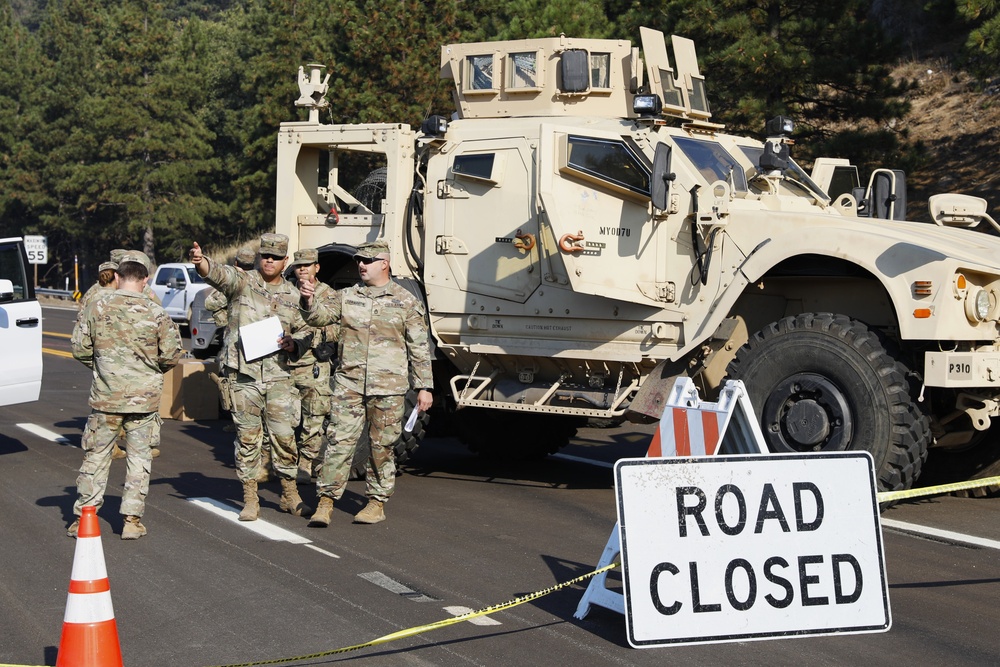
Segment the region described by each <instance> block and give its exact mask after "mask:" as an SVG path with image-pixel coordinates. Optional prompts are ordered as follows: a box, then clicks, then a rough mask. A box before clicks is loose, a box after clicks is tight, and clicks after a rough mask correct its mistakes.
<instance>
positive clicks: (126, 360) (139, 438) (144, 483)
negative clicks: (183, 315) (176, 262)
mask: <svg viewBox="0 0 1000 667" xmlns="http://www.w3.org/2000/svg"><path fill="white" fill-rule="evenodd" d="M116 273H117V274H118V289H117V290H115V291H114V292H112V293H111V294H109V295H107V296H105V297H103V298H100V299H95V300H93V302H92V303H91V304H90V305H89V306H88V307H87V309H86V310H85V311H84V312H83V313H82V314H81V317H80V320H79V322H77V324H76V326H75V327H74V328H73V337H72V345H73V356H74V357H75V358H76V359H78V360H79V361H81V362H82V363H83V364H84V365H86V366H87V367H88V368H92V369H93V370H94V381H93V384H92V385H91V388H90V407H91V408H92V410H93V412H91V414H90V418H89V419H88V420H87V429H86V431H85V432H84V434H83V443H82V446H83V451H84V459H83V465H82V466H80V475H79V477H77V480H76V488H77V500H76V503H75V504H74V505H73V513H74V514H76V515H77V517H79V516H80V514H82V510H83V507H84V506H86V505H94V506H96V507H100V506H101V505H102V504H103V503H104V491H105V488H106V487H107V483H108V471H109V470H110V467H111V448H112V446H113V445H114V442H115V440H117V438H118V436H119V434H120V433H122V432H124V433H125V451H126V457H127V461H126V464H127V468H126V474H125V492H124V494H123V496H122V504H121V513H122V514H124V515H125V526H124V528H123V529H122V539H123V540H135V539H138V538H140V537H142V536H143V535H145V534H146V528H145V526H143V525H142V523H140V521H139V520H140V519H141V518H142V515H143V513H144V511H145V506H146V494H147V493H148V491H149V471H150V468H151V465H152V455H151V451H150V450H151V447H152V445H153V444H154V443H158V442H159V437H160V415H159V413H158V412H157V410H158V409H159V404H160V394H161V393H162V391H163V373H164V372H165V371H167V370H169V369H171V368H172V367H174V366H175V365H176V364H177V361H178V360H179V359H180V357H181V354H182V353H183V352H184V348H183V347H182V346H181V337H180V332H178V330H177V326H176V325H175V324H174V323H173V322H172V321H171V319H170V316H169V315H167V312H166V311H165V310H163V308H162V307H161V306H159V305H158V304H155V303H153V302H152V301H150V300H149V299H147V298H145V297H143V296H142V288H143V286H144V285H145V284H146V281H147V280H148V279H149V271H148V270H147V269H146V266H145V265H144V264H143V262H142V259H141V258H140V257H139V253H135V252H128V253H125V255H124V256H123V257H122V258H121V263H120V264H119V266H118V269H117V271H116ZM79 526H80V520H79V519H77V520H76V521H74V522H73V524H72V525H70V527H69V528H68V529H67V531H66V534H67V535H69V536H70V537H76V534H77V530H78V529H79Z"/></svg>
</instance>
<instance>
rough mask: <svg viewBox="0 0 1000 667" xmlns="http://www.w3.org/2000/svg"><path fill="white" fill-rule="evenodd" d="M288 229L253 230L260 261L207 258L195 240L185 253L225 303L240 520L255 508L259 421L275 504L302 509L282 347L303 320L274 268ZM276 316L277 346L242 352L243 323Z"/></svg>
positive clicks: (294, 405)
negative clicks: (277, 492) (267, 445)
mask: <svg viewBox="0 0 1000 667" xmlns="http://www.w3.org/2000/svg"><path fill="white" fill-rule="evenodd" d="M287 255H288V237H287V236H285V235H283V234H264V235H263V236H261V237H260V264H259V266H258V267H257V270H255V271H243V270H241V269H237V268H236V267H234V266H226V265H224V264H219V263H217V262H213V261H212V260H210V259H209V258H208V257H205V256H204V255H203V254H202V252H201V247H200V246H199V245H198V244H197V243H195V244H194V246H193V247H192V248H191V253H190V258H191V261H192V262H193V263H194V265H195V267H196V268H197V270H198V275H200V276H202V277H203V278H205V281H206V282H207V283H208V284H209V285H211V286H212V287H215V288H216V289H218V290H219V291H220V292H222V293H223V294H225V296H226V298H227V299H228V300H229V301H230V303H237V304H239V306H238V308H235V309H234V310H231V311H230V313H229V314H230V318H231V320H230V322H229V327H230V329H231V332H232V334H233V335H232V339H233V344H232V345H227V346H226V347H225V355H224V356H225V359H224V361H223V373H224V374H225V375H226V377H227V378H228V379H229V381H230V383H231V384H230V387H231V389H232V401H233V421H234V422H235V423H236V433H237V436H238V438H239V446H238V447H237V449H236V476H237V477H238V478H239V480H240V481H241V482H242V483H243V502H244V506H243V511H241V512H240V521H255V520H256V519H257V517H258V515H259V513H260V500H259V498H258V496H257V476H258V475H259V474H260V469H261V448H262V444H263V442H264V422H265V421H266V423H267V431H268V434H269V435H270V438H271V449H272V452H271V456H272V464H273V466H274V468H275V471H276V472H277V474H278V478H279V479H280V480H281V501H280V503H279V506H280V507H281V509H282V511H285V512H291V513H292V514H295V515H297V516H302V515H303V514H308V513H309V511H310V510H309V508H308V507H307V506H306V505H305V503H303V502H302V498H300V497H299V492H298V489H297V488H296V486H295V474H296V470H297V464H298V455H297V454H298V453H297V451H296V447H295V426H294V424H293V423H292V419H293V415H295V419H296V421H297V416H298V415H299V411H300V409H301V408H300V404H299V392H298V390H297V389H296V388H295V384H294V383H293V382H292V379H291V374H290V372H289V368H288V354H289V353H293V354H294V353H296V352H297V351H298V348H297V343H296V339H301V338H303V337H305V336H306V335H308V333H309V332H308V327H307V326H306V323H305V322H304V321H303V320H302V315H301V314H300V313H299V311H298V307H297V306H298V301H299V291H298V290H297V289H295V287H294V286H293V285H292V284H291V283H289V282H288V281H287V280H285V279H284V277H283V276H282V274H281V272H282V271H283V270H284V268H285V262H286V261H287V259H288V257H287ZM272 316H273V317H277V318H278V320H279V321H280V323H281V330H282V332H283V335H282V336H281V337H280V338H279V339H278V341H277V344H278V347H279V348H280V349H279V350H277V351H275V352H270V353H268V354H265V355H264V356H262V357H259V358H250V359H247V355H246V352H245V349H246V345H247V342H248V341H247V340H246V338H245V331H244V329H243V328H244V327H246V326H247V325H249V324H254V323H257V322H262V321H264V320H266V319H268V318H270V317H272Z"/></svg>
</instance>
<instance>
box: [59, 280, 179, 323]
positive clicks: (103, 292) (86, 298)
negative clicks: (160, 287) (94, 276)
mask: <svg viewBox="0 0 1000 667" xmlns="http://www.w3.org/2000/svg"><path fill="white" fill-rule="evenodd" d="M114 291H115V290H114V288H113V287H110V286H108V287H101V283H94V284H93V285H91V286H90V289H89V290H87V291H86V292H85V293H84V295H83V296H82V297H80V313H81V315H78V316H77V320H79V319H80V317H82V313H83V311H84V310H86V308H87V306H89V305H90V302H91V301H93V300H94V299H96V298H98V297H101V296H107V295H108V294H111V293H112V292H114ZM142 293H143V294H145V295H146V296H148V297H149V298H150V299H151V300H152V301H153V302H154V303H156V305H157V306H161V305H163V304H161V303H160V298H159V297H158V296H156V293H155V292H153V290H152V289H150V287H149V285H146V286H145V287H143V288H142Z"/></svg>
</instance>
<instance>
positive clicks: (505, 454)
mask: <svg viewBox="0 0 1000 667" xmlns="http://www.w3.org/2000/svg"><path fill="white" fill-rule="evenodd" d="M455 416H456V419H457V424H456V426H457V431H458V438H459V439H460V440H461V441H462V442H463V443H465V445H466V446H468V448H469V449H471V450H472V451H474V452H476V453H477V454H481V455H482V456H486V457H489V458H495V459H505V460H513V461H522V460H526V459H540V458H543V457H545V456H548V455H549V454H554V453H556V452H557V451H559V450H560V449H562V448H563V447H565V446H566V445H567V444H569V441H570V438H572V437H573V436H575V435H576V429H577V428H578V427H579V426H580V424H581V421H580V420H579V419H578V418H576V417H561V416H558V415H545V414H539V413H535V412H508V411H506V410H491V409H487V408H463V409H461V410H459V411H458V412H457V413H456V415H455Z"/></svg>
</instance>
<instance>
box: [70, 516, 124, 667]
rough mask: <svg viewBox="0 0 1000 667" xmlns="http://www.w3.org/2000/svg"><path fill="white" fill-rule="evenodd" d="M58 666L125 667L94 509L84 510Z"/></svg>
mask: <svg viewBox="0 0 1000 667" xmlns="http://www.w3.org/2000/svg"><path fill="white" fill-rule="evenodd" d="M56 667H122V651H121V645H120V644H119V642H118V625H117V624H116V623H115V610H114V608H113V607H112V605H111V584H110V583H109V582H108V569H107V566H106V565H105V564H104V547H103V546H102V545H101V528H100V525H99V524H98V522H97V508H96V507H92V506H87V507H84V508H83V515H82V516H81V517H80V527H79V530H78V531H77V535H76V552H75V553H74V555H73V573H72V574H71V575H70V582H69V595H68V597H67V598H66V615H65V616H64V617H63V629H62V637H61V638H60V640H59V655H58V657H57V658H56Z"/></svg>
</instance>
